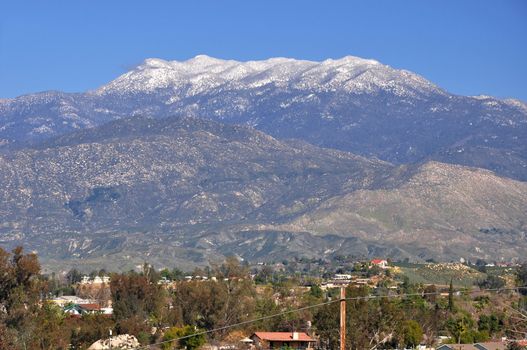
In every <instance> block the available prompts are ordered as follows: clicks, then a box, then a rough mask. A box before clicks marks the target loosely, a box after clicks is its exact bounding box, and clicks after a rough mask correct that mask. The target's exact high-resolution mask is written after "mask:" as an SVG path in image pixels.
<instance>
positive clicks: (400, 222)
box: [0, 116, 527, 269]
mask: <svg viewBox="0 0 527 350" xmlns="http://www.w3.org/2000/svg"><path fill="white" fill-rule="evenodd" d="M525 208H527V184H525V183H523V182H519V181H515V180H511V179H506V178H502V177H499V176H497V175H495V174H493V173H491V172H489V171H483V170H475V169H470V168H465V167H460V166H453V165H446V164H442V163H437V162H433V163H425V164H424V165H415V166H396V165H392V164H390V163H387V162H384V161H380V160H370V159H366V158H363V157H360V156H356V155H353V154H351V153H346V152H341V151H336V150H331V149H324V148H319V147H316V146H312V145H310V144H307V143H304V142H302V141H280V140H277V139H275V138H273V137H271V136H268V135H266V134H264V133H262V132H259V131H256V130H254V129H252V128H249V127H244V126H232V125H228V124H224V123H217V122H213V121H207V120H206V119H199V118H194V117H177V116H176V117H170V118H165V119H154V118H149V117H132V118H125V119H120V120H117V121H114V122H111V123H110V124H107V125H104V126H101V127H97V128H90V129H84V130H80V131H78V132H76V133H73V134H67V135H64V136H60V137H56V138H53V139H48V140H47V141H46V142H44V143H42V144H39V145H36V146H34V147H32V148H24V149H19V150H16V151H7V152H4V153H3V154H1V155H0V216H1V217H2V222H1V226H0V244H2V245H3V246H14V245H16V244H20V243H23V244H24V245H26V246H27V247H28V248H29V249H34V250H37V251H38V252H39V254H40V255H41V257H42V259H43V260H44V261H45V263H46V264H47V266H67V265H76V264H77V265H83V267H84V268H86V266H103V265H106V266H110V264H111V266H114V267H115V268H121V269H127V268H130V267H133V266H134V265H136V264H140V263H141V262H142V261H144V260H148V261H150V262H154V263H156V265H157V266H174V265H179V266H181V267H187V266H190V265H194V264H204V263H207V262H209V261H215V260H217V259H221V258H222V256H224V255H226V254H237V255H239V256H242V257H245V258H248V259H251V260H268V259H281V258H284V257H288V256H291V255H292V254H295V255H299V256H324V255H330V254H355V255H357V256H380V255H382V256H391V257H399V258H400V257H404V256H408V257H412V258H416V259H419V258H421V259H425V258H430V257H434V258H442V259H458V258H459V257H460V256H463V257H465V258H471V257H476V256H477V257H487V256H489V254H490V255H491V256H492V257H498V256H499V257H503V258H505V259H510V258H515V257H516V258H517V257H519V256H525V254H526V253H527V240H526V239H525V231H526V223H525V218H526V210H525ZM420 237H422V239H421V238H420ZM432 240H433V241H434V242H439V243H437V244H431V243H430V242H431V241H432ZM473 245H474V246H473Z"/></svg>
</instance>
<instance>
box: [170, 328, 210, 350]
mask: <svg viewBox="0 0 527 350" xmlns="http://www.w3.org/2000/svg"><path fill="white" fill-rule="evenodd" d="M200 332H201V331H200V330H199V329H198V328H196V327H192V326H188V325H187V326H184V327H172V328H170V329H169V330H167V331H166V332H165V334H164V335H163V341H164V342H165V343H163V344H161V349H163V350H169V349H177V348H183V349H187V350H193V349H197V348H199V347H200V346H202V345H203V344H205V335H204V334H198V335H194V334H196V333H200ZM180 338H183V339H180ZM177 339H179V340H177Z"/></svg>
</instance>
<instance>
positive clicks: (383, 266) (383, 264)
mask: <svg viewBox="0 0 527 350" xmlns="http://www.w3.org/2000/svg"><path fill="white" fill-rule="evenodd" d="M371 264H372V265H374V266H378V267H380V268H381V269H387V268H388V261H387V260H384V259H373V260H372V261H371Z"/></svg>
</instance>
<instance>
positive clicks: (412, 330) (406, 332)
mask: <svg viewBox="0 0 527 350" xmlns="http://www.w3.org/2000/svg"><path fill="white" fill-rule="evenodd" d="M401 331H402V335H403V343H404V345H405V347H412V348H414V347H416V346H417V345H419V344H420V342H421V340H422V339H423V329H422V328H421V326H420V325H419V323H417V321H414V320H407V321H404V322H403V325H402V330H401Z"/></svg>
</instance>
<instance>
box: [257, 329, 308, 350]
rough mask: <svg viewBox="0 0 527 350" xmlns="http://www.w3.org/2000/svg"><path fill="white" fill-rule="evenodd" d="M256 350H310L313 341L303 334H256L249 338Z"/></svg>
mask: <svg viewBox="0 0 527 350" xmlns="http://www.w3.org/2000/svg"><path fill="white" fill-rule="evenodd" d="M250 339H251V340H252V341H253V342H254V343H253V344H254V346H255V348H256V349H281V348H282V347H286V346H287V347H289V348H292V349H303V350H312V349H314V346H315V339H313V338H311V337H310V336H309V335H308V334H307V333H305V332H256V333H254V334H253V335H251V336H250Z"/></svg>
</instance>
